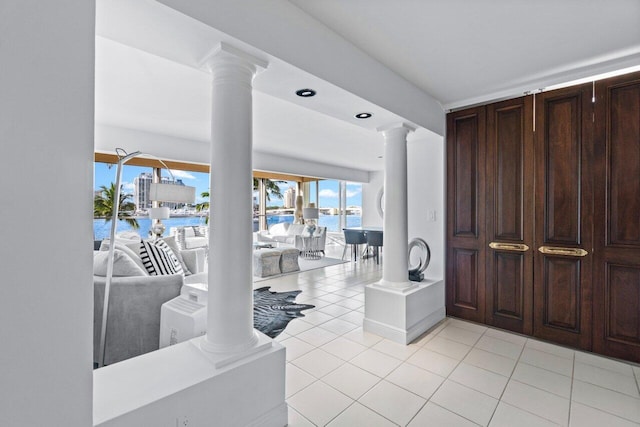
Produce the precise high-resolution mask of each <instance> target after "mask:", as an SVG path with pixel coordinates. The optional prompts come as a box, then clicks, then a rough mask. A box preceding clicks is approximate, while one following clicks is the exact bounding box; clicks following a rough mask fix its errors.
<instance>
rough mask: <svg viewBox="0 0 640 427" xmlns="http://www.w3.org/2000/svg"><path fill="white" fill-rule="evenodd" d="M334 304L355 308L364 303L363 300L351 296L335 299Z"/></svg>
mask: <svg viewBox="0 0 640 427" xmlns="http://www.w3.org/2000/svg"><path fill="white" fill-rule="evenodd" d="M336 305H340V306H342V307H346V308H348V309H350V310H355V309H356V308H360V307H362V306H363V305H364V302H362V301H359V300H356V299H351V298H343V299H342V300H340V301H336Z"/></svg>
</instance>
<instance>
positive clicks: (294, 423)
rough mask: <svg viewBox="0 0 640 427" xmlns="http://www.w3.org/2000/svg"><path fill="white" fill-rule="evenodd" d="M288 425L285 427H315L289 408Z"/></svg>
mask: <svg viewBox="0 0 640 427" xmlns="http://www.w3.org/2000/svg"><path fill="white" fill-rule="evenodd" d="M288 418H289V423H288V424H287V427H315V424H313V423H312V422H311V421H309V420H308V419H306V418H305V417H303V416H302V415H300V413H299V412H298V411H296V410H295V409H293V408H292V407H290V406H289V417H288Z"/></svg>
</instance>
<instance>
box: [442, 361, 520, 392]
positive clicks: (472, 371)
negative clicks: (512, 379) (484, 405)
mask: <svg viewBox="0 0 640 427" xmlns="http://www.w3.org/2000/svg"><path fill="white" fill-rule="evenodd" d="M449 379H450V380H452V381H455V382H457V383H459V384H462V385H464V386H467V387H469V388H472V389H474V390H476V391H479V392H481V393H484V394H487V395H489V396H491V397H494V398H496V399H500V396H501V395H502V392H503V390H504V388H505V387H506V386H507V382H508V381H509V379H508V378H507V377H503V376H502V375H498V374H496V373H494V372H491V371H487V370H486V369H482V368H478V367H476V366H473V365H468V364H466V363H464V362H463V363H461V364H459V365H458V367H457V368H456V369H455V370H454V371H453V372H452V373H451V375H449Z"/></svg>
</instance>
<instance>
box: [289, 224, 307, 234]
mask: <svg viewBox="0 0 640 427" xmlns="http://www.w3.org/2000/svg"><path fill="white" fill-rule="evenodd" d="M304 228H305V225H304V224H291V225H290V226H289V229H288V230H287V234H288V235H289V236H297V235H300V234H302V232H303V231H304Z"/></svg>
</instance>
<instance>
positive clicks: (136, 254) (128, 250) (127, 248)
mask: <svg viewBox="0 0 640 427" xmlns="http://www.w3.org/2000/svg"><path fill="white" fill-rule="evenodd" d="M132 245H133V244H131V243H129V244H128V245H122V244H120V243H118V240H116V245H115V246H114V249H118V250H121V251H122V252H124V253H125V254H127V255H129V257H131V259H132V260H133V262H135V263H136V264H138V267H140V269H141V270H142V271H144V272H146V271H147V270H146V269H145V268H144V264H142V260H141V259H140V241H139V240H138V241H137V242H136V243H135V250H134V249H133V248H132ZM108 250H109V240H103V241H102V243H101V244H100V251H108Z"/></svg>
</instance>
